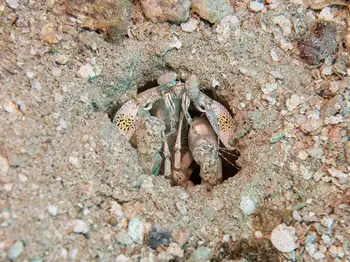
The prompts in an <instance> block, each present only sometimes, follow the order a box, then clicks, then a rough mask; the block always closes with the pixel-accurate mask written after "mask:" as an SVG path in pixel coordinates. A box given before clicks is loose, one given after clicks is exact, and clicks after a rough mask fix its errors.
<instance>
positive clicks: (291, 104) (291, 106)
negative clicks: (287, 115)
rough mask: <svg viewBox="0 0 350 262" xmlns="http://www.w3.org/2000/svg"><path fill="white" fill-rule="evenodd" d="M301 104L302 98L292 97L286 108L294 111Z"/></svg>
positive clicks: (288, 100)
mask: <svg viewBox="0 0 350 262" xmlns="http://www.w3.org/2000/svg"><path fill="white" fill-rule="evenodd" d="M300 104H301V98H300V97H299V96H297V95H292V96H291V97H290V98H288V99H287V101H286V107H287V109H288V111H293V110H294V109H296V108H297V107H298V106H299V105H300Z"/></svg>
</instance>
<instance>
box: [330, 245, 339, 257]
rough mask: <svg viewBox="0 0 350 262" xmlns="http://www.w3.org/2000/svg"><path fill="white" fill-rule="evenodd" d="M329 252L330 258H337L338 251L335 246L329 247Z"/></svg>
mask: <svg viewBox="0 0 350 262" xmlns="http://www.w3.org/2000/svg"><path fill="white" fill-rule="evenodd" d="M329 252H330V253H331V256H332V257H333V258H335V257H337V256H338V249H337V247H336V246H331V247H330V249H329Z"/></svg>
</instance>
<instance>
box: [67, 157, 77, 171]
mask: <svg viewBox="0 0 350 262" xmlns="http://www.w3.org/2000/svg"><path fill="white" fill-rule="evenodd" d="M68 161H69V163H71V164H72V165H73V166H75V167H76V168H79V167H80V163H79V159H78V158H77V157H75V156H70V157H69V158H68Z"/></svg>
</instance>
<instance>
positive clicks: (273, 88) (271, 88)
mask: <svg viewBox="0 0 350 262" xmlns="http://www.w3.org/2000/svg"><path fill="white" fill-rule="evenodd" d="M277 88H278V84H277V83H272V84H267V85H264V86H263V87H262V88H261V91H262V92H263V93H264V94H265V95H268V94H271V93H272V92H274V91H276V90H277Z"/></svg>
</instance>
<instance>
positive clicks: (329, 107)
mask: <svg viewBox="0 0 350 262" xmlns="http://www.w3.org/2000/svg"><path fill="white" fill-rule="evenodd" d="M344 107H345V101H344V99H343V97H342V96H341V95H336V96H334V97H333V98H331V99H330V100H328V102H327V104H326V105H325V106H324V107H323V108H322V110H321V112H322V113H321V114H322V116H324V117H331V116H334V115H335V114H337V113H339V112H340V110H341V109H342V108H344Z"/></svg>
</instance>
